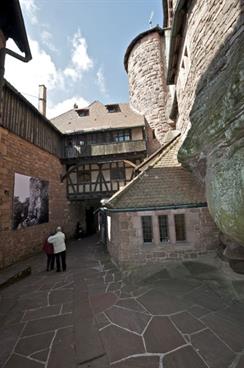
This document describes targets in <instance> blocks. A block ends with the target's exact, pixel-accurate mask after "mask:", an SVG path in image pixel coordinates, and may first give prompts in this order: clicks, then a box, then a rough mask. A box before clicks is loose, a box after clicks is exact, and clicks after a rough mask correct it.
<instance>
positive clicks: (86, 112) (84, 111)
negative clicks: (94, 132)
mask: <svg viewBox="0 0 244 368" xmlns="http://www.w3.org/2000/svg"><path fill="white" fill-rule="evenodd" d="M76 112H77V114H78V115H79V116H80V117H81V118H82V117H83V116H89V110H88V109H80V110H77V111H76Z"/></svg>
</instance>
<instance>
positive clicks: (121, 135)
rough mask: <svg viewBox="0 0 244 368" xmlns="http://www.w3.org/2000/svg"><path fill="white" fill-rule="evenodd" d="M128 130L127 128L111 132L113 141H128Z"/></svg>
mask: <svg viewBox="0 0 244 368" xmlns="http://www.w3.org/2000/svg"><path fill="white" fill-rule="evenodd" d="M130 139H131V137H130V131H129V130H118V131H116V132H114V133H113V140H114V142H127V141H130Z"/></svg>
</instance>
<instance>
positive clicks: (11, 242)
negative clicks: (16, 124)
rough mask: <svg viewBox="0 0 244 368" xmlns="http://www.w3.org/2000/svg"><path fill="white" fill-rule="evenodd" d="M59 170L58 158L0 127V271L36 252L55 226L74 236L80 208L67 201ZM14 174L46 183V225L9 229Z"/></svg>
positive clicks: (11, 219) (10, 225) (64, 184)
mask: <svg viewBox="0 0 244 368" xmlns="http://www.w3.org/2000/svg"><path fill="white" fill-rule="evenodd" d="M62 170H63V169H62V165H61V163H60V161H59V159H58V157H56V156H54V155H52V154H50V153H48V152H46V151H44V150H42V149H40V148H39V147H37V146H35V145H33V144H31V143H29V142H27V141H25V140H23V139H22V138H19V137H18V136H17V135H15V134H12V133H10V132H9V131H8V130H6V129H3V128H0V268H3V267H6V266H8V265H10V264H12V263H14V262H16V261H18V260H20V259H22V258H24V257H26V256H28V255H30V254H32V253H35V252H38V251H40V250H41V249H42V244H43V241H44V239H45V238H46V237H47V236H48V235H49V233H50V232H52V231H54V230H55V228H56V226H57V225H60V226H62V227H63V229H64V232H65V233H66V235H67V236H70V235H72V234H74V231H75V225H76V222H77V218H78V214H79V209H80V205H79V204H76V205H74V204H71V203H70V202H69V201H68V200H67V198H66V183H65V182H63V183H62V182H61V180H60V174H61V173H62ZM15 173H19V174H22V175H27V176H33V177H36V178H40V179H41V180H45V181H48V182H49V193H48V194H49V222H48V223H43V224H40V225H34V226H30V227H27V228H25V229H18V230H12V221H13V196H14V175H15Z"/></svg>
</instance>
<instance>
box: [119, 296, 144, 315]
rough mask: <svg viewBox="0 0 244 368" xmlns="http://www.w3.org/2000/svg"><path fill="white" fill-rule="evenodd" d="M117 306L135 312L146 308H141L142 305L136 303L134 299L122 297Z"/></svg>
mask: <svg viewBox="0 0 244 368" xmlns="http://www.w3.org/2000/svg"><path fill="white" fill-rule="evenodd" d="M116 305H118V306H120V307H124V308H127V309H131V310H135V311H137V312H145V311H146V309H145V308H143V306H142V305H141V304H140V303H138V302H137V301H136V300H135V299H129V298H128V299H122V300H119V301H118V302H117V304H116Z"/></svg>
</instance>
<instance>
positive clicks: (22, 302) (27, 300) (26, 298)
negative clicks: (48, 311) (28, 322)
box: [18, 291, 48, 310]
mask: <svg viewBox="0 0 244 368" xmlns="http://www.w3.org/2000/svg"><path fill="white" fill-rule="evenodd" d="M47 305H48V303H47V293H46V292H45V291H38V292H34V293H28V294H25V295H22V296H21V297H20V298H19V300H18V306H19V308H22V309H23V310H24V309H31V308H38V307H44V306H47Z"/></svg>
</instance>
